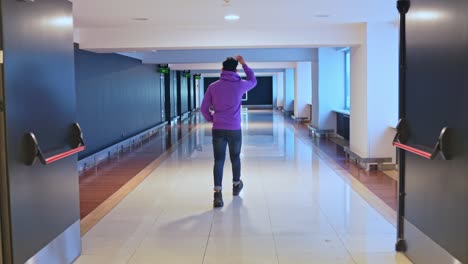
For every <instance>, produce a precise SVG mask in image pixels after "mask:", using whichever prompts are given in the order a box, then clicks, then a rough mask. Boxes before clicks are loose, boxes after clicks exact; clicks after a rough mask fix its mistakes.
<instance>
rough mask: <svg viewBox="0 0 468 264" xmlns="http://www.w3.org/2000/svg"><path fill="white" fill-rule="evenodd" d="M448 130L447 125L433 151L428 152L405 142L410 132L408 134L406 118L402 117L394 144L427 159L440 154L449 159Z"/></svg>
mask: <svg viewBox="0 0 468 264" xmlns="http://www.w3.org/2000/svg"><path fill="white" fill-rule="evenodd" d="M447 130H448V128H447V127H444V128H442V131H441V132H440V136H439V138H438V140H437V143H436V145H435V147H434V149H433V150H432V152H427V151H424V150H421V149H418V148H416V147H412V146H409V145H407V144H405V143H404V142H406V140H407V138H408V134H407V127H406V124H405V122H404V120H403V119H402V120H400V122H398V125H397V134H396V135H395V138H394V139H393V146H395V147H397V148H400V149H403V150H406V151H408V152H411V153H413V154H416V155H418V156H421V157H423V158H426V159H430V160H433V159H435V158H436V157H437V155H439V154H440V155H441V157H442V158H443V159H444V160H448V159H449V156H448V150H447V137H448V136H447V134H448V133H447Z"/></svg>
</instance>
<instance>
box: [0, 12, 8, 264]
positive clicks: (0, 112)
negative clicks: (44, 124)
mask: <svg viewBox="0 0 468 264" xmlns="http://www.w3.org/2000/svg"><path fill="white" fill-rule="evenodd" d="M1 12H2V10H1V6H0V17H1V14H2V13H1ZM0 21H1V20H0ZM1 30H2V27H1V24H0V215H1V217H0V264H3V258H4V256H3V248H4V247H5V246H6V245H8V244H9V239H8V236H5V235H4V234H6V232H5V231H3V229H4V228H6V226H5V225H3V224H2V223H3V219H2V218H3V217H5V218H8V215H7V211H8V210H7V209H8V205H7V200H6V199H7V197H8V193H7V188H6V182H7V181H6V177H7V175H6V156H5V154H6V143H5V112H4V107H3V106H4V97H3V44H2V34H1Z"/></svg>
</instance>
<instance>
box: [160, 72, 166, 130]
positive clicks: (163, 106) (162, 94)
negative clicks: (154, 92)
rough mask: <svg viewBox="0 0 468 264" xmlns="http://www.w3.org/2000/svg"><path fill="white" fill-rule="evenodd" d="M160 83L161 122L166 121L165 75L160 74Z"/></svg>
mask: <svg viewBox="0 0 468 264" xmlns="http://www.w3.org/2000/svg"><path fill="white" fill-rule="evenodd" d="M159 80H160V83H159V89H160V100H161V122H164V121H166V93H165V92H166V88H165V87H166V85H165V81H164V73H161V74H160V79H159Z"/></svg>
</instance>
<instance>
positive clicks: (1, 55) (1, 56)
mask: <svg viewBox="0 0 468 264" xmlns="http://www.w3.org/2000/svg"><path fill="white" fill-rule="evenodd" d="M0 64H3V50H0Z"/></svg>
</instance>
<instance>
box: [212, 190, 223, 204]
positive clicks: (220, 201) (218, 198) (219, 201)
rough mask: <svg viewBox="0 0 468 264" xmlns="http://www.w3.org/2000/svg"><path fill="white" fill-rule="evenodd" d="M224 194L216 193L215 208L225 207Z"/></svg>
mask: <svg viewBox="0 0 468 264" xmlns="http://www.w3.org/2000/svg"><path fill="white" fill-rule="evenodd" d="M223 205H224V202H223V194H222V193H221V192H220V191H219V192H214V199H213V207H223Z"/></svg>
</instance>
